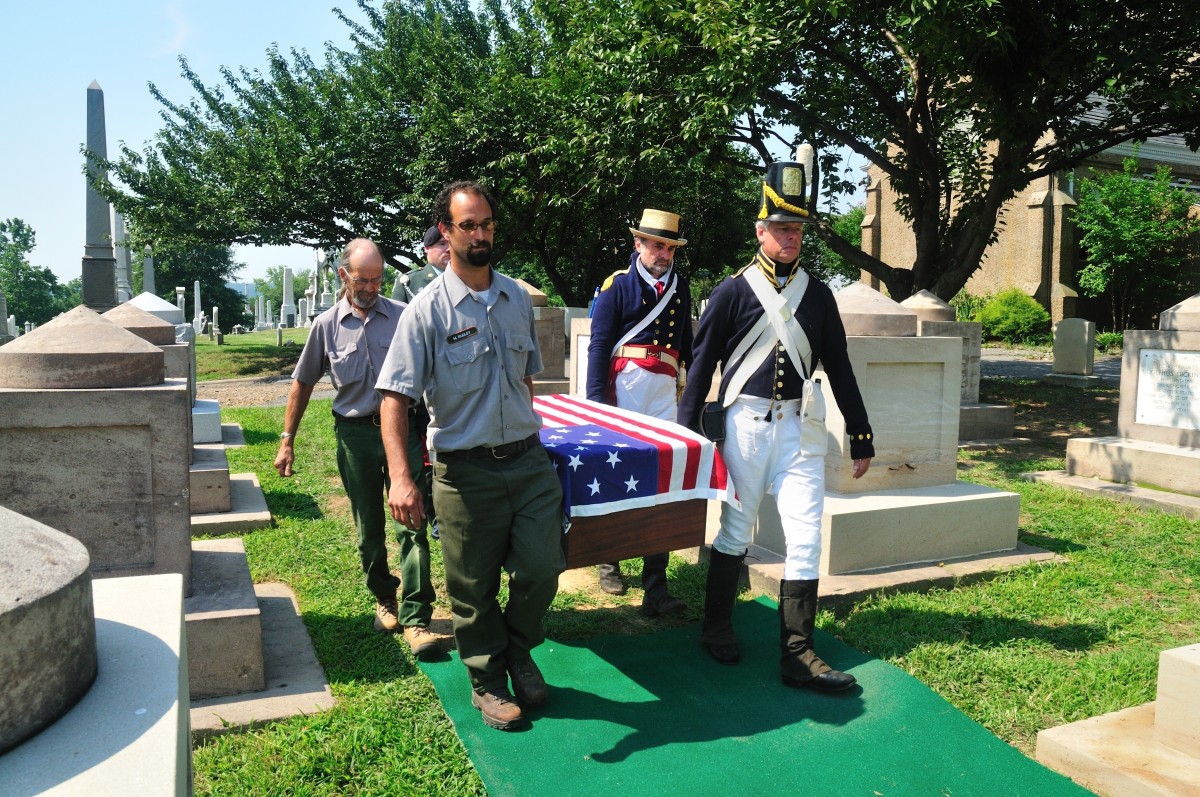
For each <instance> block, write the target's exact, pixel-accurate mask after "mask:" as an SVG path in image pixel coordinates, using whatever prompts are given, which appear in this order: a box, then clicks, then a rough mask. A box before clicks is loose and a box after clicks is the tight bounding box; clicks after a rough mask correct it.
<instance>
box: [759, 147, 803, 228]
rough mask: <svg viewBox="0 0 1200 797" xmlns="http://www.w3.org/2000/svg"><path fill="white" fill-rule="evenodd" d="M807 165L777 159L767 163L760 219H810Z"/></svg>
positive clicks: (760, 205)
mask: <svg viewBox="0 0 1200 797" xmlns="http://www.w3.org/2000/svg"><path fill="white" fill-rule="evenodd" d="M810 162H811V161H810ZM809 168H810V167H809V166H807V165H806V164H804V163H797V162H795V161H776V162H775V163H772V164H771V165H770V166H768V167H767V173H766V175H765V176H764V177H763V182H762V202H761V203H760V204H759V207H758V220H759V221H799V222H809V221H812V216H811V215H810V214H809V210H808V187H809V186H808V180H809V174H808V172H809Z"/></svg>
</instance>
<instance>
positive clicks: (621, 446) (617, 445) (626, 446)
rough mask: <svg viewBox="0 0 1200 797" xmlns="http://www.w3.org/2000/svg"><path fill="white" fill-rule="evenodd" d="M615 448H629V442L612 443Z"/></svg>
mask: <svg viewBox="0 0 1200 797" xmlns="http://www.w3.org/2000/svg"><path fill="white" fill-rule="evenodd" d="M613 445H614V446H616V447H617V448H629V443H613Z"/></svg>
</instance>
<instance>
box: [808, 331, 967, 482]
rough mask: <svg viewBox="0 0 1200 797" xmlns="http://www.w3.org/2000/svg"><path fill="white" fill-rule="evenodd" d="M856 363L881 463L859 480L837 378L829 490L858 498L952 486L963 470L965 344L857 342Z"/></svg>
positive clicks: (829, 417) (825, 382) (828, 398)
mask: <svg viewBox="0 0 1200 797" xmlns="http://www.w3.org/2000/svg"><path fill="white" fill-rule="evenodd" d="M847 345H848V350H849V354H850V362H851V365H852V366H853V368H854V375H855V377H856V379H857V380H858V386H859V390H860V391H861V392H862V396H863V402H864V403H865V404H866V407H867V414H868V416H869V417H870V420H871V426H872V429H873V430H874V434H875V459H874V460H873V461H872V462H871V469H870V470H869V471H868V472H867V474H866V475H865V476H863V477H862V478H861V479H854V478H853V466H852V464H851V457H850V441H849V438H848V437H847V432H846V421H845V418H844V417H843V416H842V413H841V410H840V409H839V408H838V406H837V402H836V401H835V400H834V397H833V390H832V388H831V387H830V380H829V377H828V376H827V375H826V374H825V373H824V371H821V370H818V371H817V372H816V376H817V378H820V379H821V382H822V386H823V388H822V389H823V395H824V397H825V409H826V416H825V425H826V427H827V428H828V430H829V453H828V455H827V456H826V457H825V484H826V489H827V490H829V491H830V492H837V493H844V494H853V493H867V492H874V491H876V490H896V489H905V488H913V487H929V486H932V485H937V484H952V483H953V482H954V480H955V478H956V469H957V466H958V414H959V405H960V403H961V399H960V396H961V392H962V391H961V373H962V352H963V342H962V338H959V337H953V338H934V337H910V338H901V337H858V336H854V337H850V338H848V339H847Z"/></svg>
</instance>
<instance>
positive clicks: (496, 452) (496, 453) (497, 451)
mask: <svg viewBox="0 0 1200 797" xmlns="http://www.w3.org/2000/svg"><path fill="white" fill-rule="evenodd" d="M512 445H513V444H512V443H504V444H503V445H498V446H495V447H494V448H492V449H490V450H491V453H492V459H494V460H497V461H499V462H503V461H504V460H506V459H508V456H509V454H508V452H509V451H510V450H511V449H512ZM501 449H503V452H501Z"/></svg>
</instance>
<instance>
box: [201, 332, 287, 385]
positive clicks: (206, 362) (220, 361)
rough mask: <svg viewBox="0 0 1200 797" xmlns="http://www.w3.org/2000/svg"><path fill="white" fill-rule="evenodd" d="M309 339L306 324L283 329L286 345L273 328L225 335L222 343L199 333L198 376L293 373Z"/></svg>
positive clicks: (227, 376)
mask: <svg viewBox="0 0 1200 797" xmlns="http://www.w3.org/2000/svg"><path fill="white" fill-rule="evenodd" d="M307 339H308V330H307V329H303V328H301V329H285V330H283V340H284V345H283V346H279V345H278V344H276V342H275V341H276V333H275V330H273V329H271V330H267V331H264V332H247V333H245V334H242V335H226V336H225V337H224V341H225V342H224V343H223V344H221V345H220V346H218V345H217V344H216V341H212V340H209V339H208V336H207V335H197V336H196V379H197V380H199V381H201V382H205V381H208V380H210V379H237V378H238V377H249V376H287V375H290V374H291V373H292V369H293V368H294V367H295V366H296V360H297V359H299V357H300V350H301V349H302V348H304V341H305V340H307Z"/></svg>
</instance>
